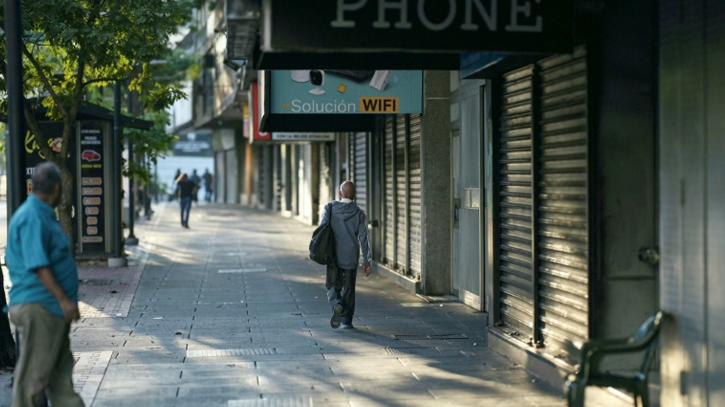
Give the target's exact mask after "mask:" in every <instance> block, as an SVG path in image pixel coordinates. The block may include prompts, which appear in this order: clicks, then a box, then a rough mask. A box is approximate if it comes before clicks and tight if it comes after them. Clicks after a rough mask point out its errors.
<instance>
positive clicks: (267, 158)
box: [263, 146, 274, 209]
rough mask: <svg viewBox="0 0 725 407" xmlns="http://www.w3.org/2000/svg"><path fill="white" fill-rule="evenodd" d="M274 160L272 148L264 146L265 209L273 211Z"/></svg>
mask: <svg viewBox="0 0 725 407" xmlns="http://www.w3.org/2000/svg"><path fill="white" fill-rule="evenodd" d="M273 168H274V159H273V157H272V146H264V172H265V180H264V198H263V199H264V208H265V209H272V199H274V173H273V171H272V169H273Z"/></svg>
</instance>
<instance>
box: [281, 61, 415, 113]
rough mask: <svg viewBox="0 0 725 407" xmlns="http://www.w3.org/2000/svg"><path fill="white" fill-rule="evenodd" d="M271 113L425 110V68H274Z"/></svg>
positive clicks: (408, 111)
mask: <svg viewBox="0 0 725 407" xmlns="http://www.w3.org/2000/svg"><path fill="white" fill-rule="evenodd" d="M270 82H271V83H270V84H269V90H270V103H269V105H270V110H271V113H272V114H277V113H280V114H406V113H422V112H423V71H391V70H377V71H374V70H360V71H350V70H322V69H311V70H310V69H307V70H291V71H290V70H286V71H285V70H279V71H271V81H270Z"/></svg>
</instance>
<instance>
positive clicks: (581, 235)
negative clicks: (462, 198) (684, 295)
mask: <svg viewBox="0 0 725 407" xmlns="http://www.w3.org/2000/svg"><path fill="white" fill-rule="evenodd" d="M586 68H587V67H586V51H585V49H584V48H583V47H582V48H577V49H576V51H575V53H574V54H571V55H555V56H552V57H549V58H546V59H543V60H540V61H538V62H537V63H536V64H535V65H529V66H526V67H524V68H521V69H519V70H516V71H513V72H510V73H508V74H505V75H504V76H503V78H502V83H501V85H502V86H501V116H500V121H501V124H500V139H499V146H500V151H499V156H498V158H499V167H498V170H499V180H498V181H499V190H498V195H499V198H498V211H499V225H498V226H499V248H498V249H499V257H498V263H499V270H498V271H499V287H500V291H499V299H500V302H499V307H500V308H499V309H500V312H499V318H500V322H501V323H503V324H504V325H505V326H507V327H508V328H510V329H512V330H513V331H514V332H517V333H518V334H519V335H521V337H522V339H524V340H528V342H529V343H530V344H532V345H535V346H537V347H542V346H543V347H546V349H547V352H549V353H551V354H553V355H555V356H558V357H560V358H562V359H566V360H567V361H568V362H571V360H569V359H568V358H569V355H568V349H569V347H570V344H571V343H573V342H583V341H585V340H586V339H587V338H588V335H589V306H588V290H589V210H588V207H589V198H588V197H589V185H588V178H589V164H588V125H587V69H586Z"/></svg>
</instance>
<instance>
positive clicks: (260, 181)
mask: <svg viewBox="0 0 725 407" xmlns="http://www.w3.org/2000/svg"><path fill="white" fill-rule="evenodd" d="M254 166H255V172H256V176H257V185H256V187H257V188H256V191H255V194H256V196H257V207H258V208H263V207H264V197H265V196H266V190H267V187H266V185H267V184H268V178H269V176H268V174H267V172H266V171H265V164H264V147H256V148H254Z"/></svg>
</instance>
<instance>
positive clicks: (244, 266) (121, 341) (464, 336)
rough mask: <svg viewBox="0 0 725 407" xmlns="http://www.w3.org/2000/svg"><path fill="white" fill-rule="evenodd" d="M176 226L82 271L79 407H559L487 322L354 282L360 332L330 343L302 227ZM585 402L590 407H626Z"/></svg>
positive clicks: (161, 221) (76, 330)
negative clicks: (108, 264)
mask: <svg viewBox="0 0 725 407" xmlns="http://www.w3.org/2000/svg"><path fill="white" fill-rule="evenodd" d="M177 212H178V211H177V210H176V206H173V205H170V206H168V207H167V208H165V210H164V208H163V207H159V208H156V214H155V215H154V219H153V220H152V221H140V222H139V223H138V224H137V232H136V235H137V236H138V237H139V239H140V240H141V245H140V247H136V248H133V249H131V251H132V259H133V261H132V263H131V266H130V267H128V268H125V269H109V268H103V267H91V268H84V270H83V271H82V273H83V274H82V276H83V277H82V278H83V279H89V280H96V281H98V282H99V283H108V285H100V284H97V285H91V284H85V285H84V287H83V289H82V293H83V301H84V302H85V305H83V310H82V312H84V316H83V319H82V320H81V321H80V322H79V323H77V324H74V326H73V331H72V333H71V344H72V347H73V351H74V352H76V353H75V354H76V357H77V358H78V360H77V364H76V369H75V371H74V379H75V381H76V383H75V384H76V387H77V388H78V390H79V391H80V392H81V394H82V396H83V398H84V399H85V400H86V402H87V404H88V407H126V406H128V407H131V406H133V407H136V406H155V407H157V406H158V407H187V406H194V407H196V406H205V407H207V406H211V407H236V406H245V407H251V406H255V407H258V406H270V407H271V406H290V407H291V406H316V407H319V406H348V407H350V406H353V407H366V406H386V407H387V406H391V407H403V406H423V407H425V406H491V405H496V406H502V407H505V406H516V407H518V406H542V407H550V406H551V407H553V406H558V407H563V406H565V404H566V403H565V401H564V399H563V397H562V395H561V393H560V392H559V391H558V390H557V389H552V388H550V387H548V386H547V385H545V384H543V383H541V382H539V381H538V380H536V379H535V378H533V377H531V376H530V375H528V374H527V373H526V371H524V370H523V369H522V367H521V366H517V365H515V364H513V363H511V362H510V361H509V360H508V359H506V358H505V357H503V356H501V355H499V354H497V353H495V352H494V351H492V350H490V349H488V347H487V345H486V326H485V323H486V322H485V321H486V317H485V314H481V313H478V312H476V311H474V310H472V309H471V308H468V307H467V306H465V305H463V304H461V303H458V302H455V301H446V300H445V299H444V300H443V302H440V303H429V302H427V301H426V300H424V299H423V298H420V297H417V296H414V295H411V294H410V293H408V292H406V291H404V290H403V289H402V288H401V287H399V286H398V285H397V284H396V283H394V282H393V281H391V280H389V279H387V278H386V277H384V276H380V275H376V274H373V275H371V276H370V277H369V278H364V277H363V276H362V274H360V276H359V278H358V304H357V312H356V315H355V318H354V320H353V323H354V324H355V326H356V328H357V329H354V330H342V329H337V330H335V329H332V328H330V326H329V317H330V310H329V307H328V305H327V301H326V298H325V291H326V290H325V288H324V268H323V267H321V266H319V265H316V264H313V263H312V262H310V261H309V260H308V259H307V244H308V242H309V237H310V235H311V233H312V230H313V228H311V227H308V226H303V225H301V224H299V223H297V222H295V221H293V220H288V219H284V218H281V217H279V216H277V215H275V214H270V213H266V212H260V211H255V210H247V209H240V208H236V207H231V206H213V205H209V206H201V207H194V208H193V209H192V213H191V221H190V225H191V229H190V230H187V229H182V228H181V227H180V226H179V224H178V223H179V222H178V219H177V217H178V213H177ZM140 259H144V260H143V261H142V262H141V261H139V260H140ZM103 280H105V281H103ZM124 283H126V284H124ZM110 291H116V292H115V293H112V292H110ZM119 313H120V314H122V315H121V316H117V314H119ZM403 335H404V336H403ZM591 395H592V396H593V397H592V398H591V399H590V400H589V403H588V404H587V406H588V407H604V406H606V407H619V406H625V405H630V404H629V403H627V402H625V401H622V400H620V399H616V398H612V397H608V396H606V395H605V397H603V396H602V392H600V393H596V392H592V393H591Z"/></svg>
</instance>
